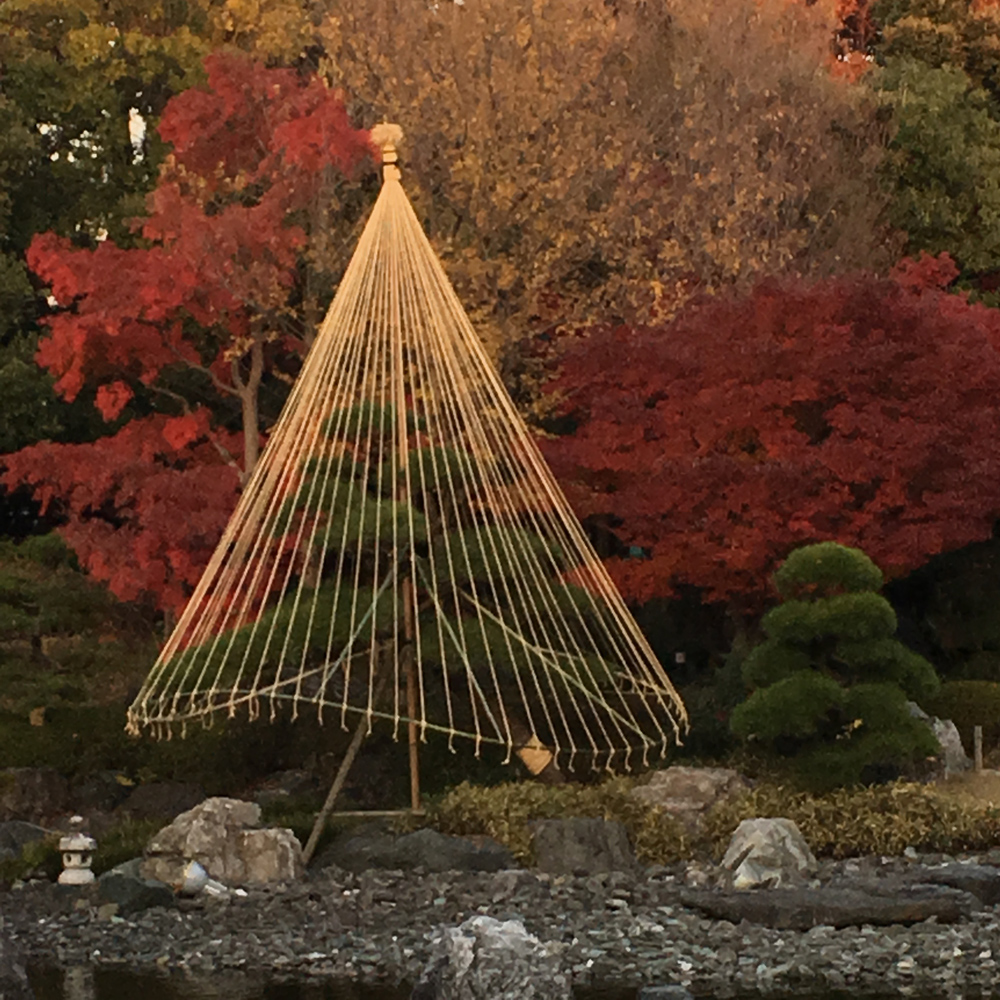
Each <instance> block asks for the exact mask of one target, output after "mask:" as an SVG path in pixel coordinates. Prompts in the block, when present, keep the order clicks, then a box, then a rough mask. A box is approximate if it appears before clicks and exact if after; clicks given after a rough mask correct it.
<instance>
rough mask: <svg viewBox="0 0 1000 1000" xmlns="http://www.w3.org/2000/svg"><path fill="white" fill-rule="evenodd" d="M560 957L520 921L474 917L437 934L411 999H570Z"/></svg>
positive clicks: (568, 984)
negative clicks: (428, 959) (429, 956)
mask: <svg viewBox="0 0 1000 1000" xmlns="http://www.w3.org/2000/svg"><path fill="white" fill-rule="evenodd" d="M560 966H561V960H560V956H559V954H558V952H557V951H556V950H554V949H550V948H548V947H546V946H545V945H543V944H542V943H541V942H540V941H539V940H538V938H536V937H534V936H533V935H531V934H529V933H528V932H527V931H526V930H525V928H524V924H522V923H521V921H520V920H504V921H499V920H494V919H493V918H492V917H487V916H481V915H480V916H475V917H470V918H469V919H468V920H466V921H465V922H464V923H463V924H460V925H459V926H458V927H450V928H445V929H443V930H440V931H438V932H437V933H436V934H435V936H434V937H433V938H432V940H431V958H430V961H429V962H428V965H427V967H426V969H425V970H424V973H423V975H422V976H421V978H420V981H419V982H418V983H417V985H416V986H415V987H414V988H413V992H412V993H411V994H410V998H411V1000H570V998H571V996H572V990H571V988H570V983H569V978H568V977H567V976H566V975H565V974H564V973H563V972H562V971H561V968H560Z"/></svg>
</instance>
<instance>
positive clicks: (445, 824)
mask: <svg viewBox="0 0 1000 1000" xmlns="http://www.w3.org/2000/svg"><path fill="white" fill-rule="evenodd" d="M635 785H636V779H635V778H627V777H616V778H609V779H608V780H607V781H604V782H602V783H600V784H597V785H579V784H566V785H555V786H552V785H542V784H537V783H535V782H507V783H506V784H502V785H494V786H492V787H489V788H483V787H478V786H475V785H470V784H469V783H468V782H462V784H460V785H459V786H458V787H457V788H454V789H452V790H451V791H450V792H448V793H447V794H446V795H445V796H444V797H443V798H442V799H441V800H440V802H438V803H437V805H435V806H434V807H433V808H432V809H431V810H430V812H429V815H428V821H429V822H430V823H431V824H432V825H433V826H435V827H436V828H437V829H439V830H440V831H441V832H442V833H451V834H458V835H474V834H480V835H483V834H485V835H486V836H489V837H492V838H493V839H494V840H496V841H497V842H499V843H501V844H503V845H504V846H506V847H507V848H508V849H509V850H510V852H511V853H512V854H513V855H514V857H515V858H517V860H518V861H521V862H523V863H530V862H531V859H532V851H531V827H530V824H531V821H532V820H536V819H560V818H568V817H571V816H592V817H596V818H600V819H609V820H619V821H620V822H621V823H623V824H624V825H625V828H626V830H628V834H629V839H630V840H631V841H632V846H633V848H634V849H635V853H636V856H637V857H638V858H639V860H640V861H644V862H646V863H649V864H669V863H670V862H673V861H678V860H680V859H682V858H686V857H690V855H691V844H690V842H689V839H688V837H687V835H686V834H685V832H684V830H683V829H682V828H681V827H680V825H679V824H677V823H676V822H675V821H673V820H671V819H670V818H668V817H665V816H663V815H662V814H661V813H660V812H659V811H657V810H653V809H650V808H648V807H647V806H646V805H644V804H643V803H641V802H638V801H636V800H635V799H633V798H631V797H630V795H629V794H628V793H629V790H630V789H631V788H633V787H635Z"/></svg>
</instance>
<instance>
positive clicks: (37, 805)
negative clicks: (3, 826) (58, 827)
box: [0, 767, 69, 823]
mask: <svg viewBox="0 0 1000 1000" xmlns="http://www.w3.org/2000/svg"><path fill="white" fill-rule="evenodd" d="M68 808H69V786H68V784H67V783H66V779H65V778H64V777H63V776H62V775H61V774H60V773H59V772H58V771H56V770H55V768H51V767H8V768H4V769H3V770H2V771H0V820H12V819H21V820H27V821H28V822H31V823H45V822H50V821H52V820H54V819H56V818H57V817H59V816H62V815H63V814H64V813H65V812H66V810H67V809H68Z"/></svg>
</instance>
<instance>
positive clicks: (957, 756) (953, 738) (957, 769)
mask: <svg viewBox="0 0 1000 1000" xmlns="http://www.w3.org/2000/svg"><path fill="white" fill-rule="evenodd" d="M930 725H931V729H932V730H934V735H935V736H936V737H937V741H938V743H940V744H941V755H942V756H943V757H944V776H945V777H946V778H950V777H951V776H952V775H953V774H961V773H962V772H963V771H968V770H969V768H970V767H972V761H971V760H970V759H969V756H968V754H966V752H965V747H963V746H962V737H961V736H959V734H958V726H956V725H955V723H954V722H952V721H951V719H931V722H930Z"/></svg>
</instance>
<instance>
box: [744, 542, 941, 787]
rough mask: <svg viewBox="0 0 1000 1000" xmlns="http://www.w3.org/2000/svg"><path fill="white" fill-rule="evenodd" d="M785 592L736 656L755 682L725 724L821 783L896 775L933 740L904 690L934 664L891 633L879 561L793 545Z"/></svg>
mask: <svg viewBox="0 0 1000 1000" xmlns="http://www.w3.org/2000/svg"><path fill="white" fill-rule="evenodd" d="M775 583H776V585H777V589H778V592H779V594H781V595H782V597H783V598H784V601H783V603H781V604H780V605H778V606H777V607H775V608H773V609H772V610H771V611H769V612H768V613H767V614H766V615H765V616H764V618H763V620H762V623H761V624H762V627H763V630H764V632H765V634H766V636H767V638H766V639H765V641H763V642H762V643H760V644H759V645H758V646H756V647H755V648H754V649H753V650H751V651H750V653H749V654H748V656H747V657H746V659H745V661H744V663H743V679H744V681H745V682H746V684H747V686H748V687H749V688H751V691H752V693H751V694H750V696H749V697H748V698H747V699H746V701H744V702H743V703H742V704H741V705H739V706H737V707H736V709H735V710H734V711H733V714H732V718H731V727H732V730H733V732H734V733H735V734H736V735H737V736H738V737H739V738H740V739H742V740H744V741H745V742H747V743H748V744H750V745H752V746H755V747H757V748H759V749H761V750H762V751H763V752H764V754H765V755H766V756H767V757H769V758H771V759H772V761H773V762H774V763H776V764H778V765H779V767H783V768H784V769H786V770H788V771H790V772H791V773H792V774H793V775H794V776H795V777H796V778H797V779H798V780H799V781H800V782H801V783H802V784H804V785H805V786H807V787H809V788H811V789H814V790H817V791H822V790H826V789H830V788H836V787H841V786H850V785H855V784H859V783H867V782H870V781H872V780H878V779H884V778H887V777H895V776H898V775H899V774H900V773H902V772H905V771H907V770H909V769H912V768H914V767H916V766H918V765H919V763H920V762H921V761H922V760H923V759H925V758H927V757H928V756H929V755H932V754H934V753H935V752H936V751H937V749H938V748H937V743H936V741H935V739H934V737H933V735H932V733H931V731H930V729H929V728H928V727H927V725H926V724H925V723H923V722H921V721H920V720H919V719H915V718H913V716H912V715H911V713H910V711H909V709H908V706H907V701H908V699H922V700H923V699H927V698H929V697H931V696H932V695H933V694H934V693H935V692H936V691H937V689H938V687H939V681H938V678H937V674H936V673H935V671H934V668H933V667H932V666H931V664H930V663H928V662H927V660H925V659H923V657H921V656H918V655H917V654H916V653H914V652H913V651H912V650H910V649H908V648H907V647H906V646H904V645H903V644H902V643H901V642H899V641H898V640H896V639H895V638H893V634H894V633H895V630H896V615H895V613H894V612H893V610H892V607H891V606H890V604H889V602H888V601H887V600H886V599H885V598H884V597H882V596H881V594H879V593H878V592H877V591H878V589H879V587H880V586H881V584H882V574H881V572H880V571H879V569H878V567H876V566H875V564H874V563H873V562H872V561H871V560H870V559H869V558H868V556H866V555H865V554H864V553H863V552H861V551H860V550H858V549H851V548H847V547H845V546H842V545H837V544H836V543H833V542H822V543H820V544H817V545H808V546H805V547H804V548H801V549H798V550H796V551H795V552H793V553H792V554H791V555H790V556H789V558H788V559H787V560H786V562H785V563H784V565H783V566H782V567H781V569H780V570H779V571H778V572H777V574H776V575H775Z"/></svg>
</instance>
